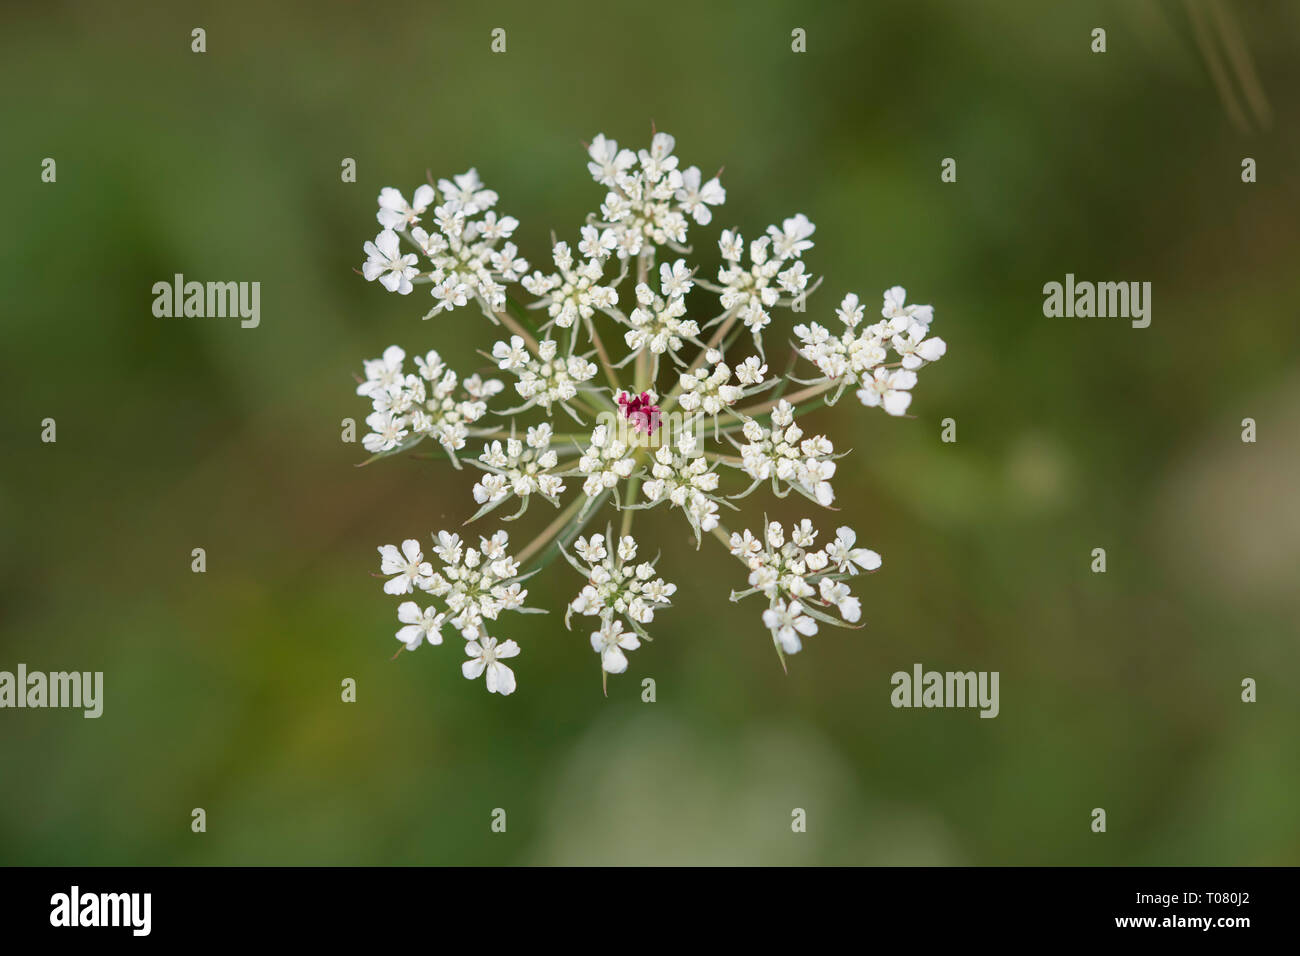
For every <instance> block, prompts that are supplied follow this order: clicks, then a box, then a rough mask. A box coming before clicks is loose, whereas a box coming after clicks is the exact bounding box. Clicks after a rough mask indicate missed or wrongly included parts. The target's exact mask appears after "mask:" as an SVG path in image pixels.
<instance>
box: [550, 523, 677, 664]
mask: <svg viewBox="0 0 1300 956" xmlns="http://www.w3.org/2000/svg"><path fill="white" fill-rule="evenodd" d="M607 542H609V544H607ZM573 550H574V551H575V552H576V554H577V557H576V558H575V557H574V556H573V555H570V554H569V552H568V551H567V550H565V551H563V552H562V553H563V554H564V557H565V560H566V561H568V562H569V564H571V565H572V566H573V568H574V570H576V571H577V572H578V573H579V574H582V575H583V576H585V577H586V579H587V584H586V586H585V587H584V588H583V589H582V591H581V592H580V593H579V594H578V596H577V597H576V598H574V599H573V600H572V601H570V602H569V607H568V609H567V610H566V611H565V613H564V626H565V627H570V626H571V619H572V617H573V615H574V614H578V615H584V616H587V617H597V618H599V619H600V627H599V628H598V629H597V630H596V631H595V632H593V633H592V635H591V646H592V649H593V650H595V651H596V653H597V654H599V655H600V658H601V669H602V670H603V671H604V672H605V673H606V674H621V673H623V671H625V670H627V657H626V655H625V654H624V653H623V652H624V651H631V650H636V649H637V648H638V647H640V646H641V642H640V640H638V637H641V638H644V639H645V640H647V641H648V640H650V639H651V638H650V635H649V634H648V633H647V632H646V629H645V625H647V624H649V623H650V622H651V621H653V620H654V617H655V611H656V610H659V609H662V608H665V607H669V606H670V605H671V600H670V599H671V598H672V596H673V594H675V593H676V592H677V585H675V584H669V583H668V582H667V581H665V580H664V579H663V578H661V577H658V576H656V574H655V566H654V562H653V561H642V562H640V563H635V562H636V556H637V543H636V541H635V540H634V539H633V538H632V536H631V535H627V536H625V537H623V538H621V539H619V540H618V541H615V540H614V538H613V536H612V535H611V534H610V532H609V530H608V529H606V531H605V533H604V534H593V535H592V536H591V537H590V538H578V540H577V541H575V542H574V545H573ZM620 622H621V623H620ZM623 624H626V625H627V626H628V627H629V628H630V631H628V632H624V631H623ZM602 678H603V675H602Z"/></svg>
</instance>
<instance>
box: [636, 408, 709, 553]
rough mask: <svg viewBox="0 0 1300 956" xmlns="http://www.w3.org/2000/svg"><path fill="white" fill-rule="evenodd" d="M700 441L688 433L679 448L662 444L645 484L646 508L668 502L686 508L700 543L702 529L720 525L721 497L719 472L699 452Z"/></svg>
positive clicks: (687, 516)
mask: <svg viewBox="0 0 1300 956" xmlns="http://www.w3.org/2000/svg"><path fill="white" fill-rule="evenodd" d="M698 444H699V442H698V439H697V438H696V437H695V435H694V434H692V433H690V432H686V433H684V434H683V435H682V436H681V438H679V439H678V441H677V446H676V447H675V448H674V447H673V446H671V445H663V446H661V447H660V448H659V450H658V451H656V452H655V454H654V459H653V464H652V465H651V466H650V479H649V480H648V481H646V482H645V483H644V484H643V485H642V486H641V491H642V493H643V494H644V495H645V497H646V498H647V499H648V504H647V505H643V506H642V507H653V506H654V505H657V504H659V503H660V502H665V501H666V502H668V504H670V505H671V506H672V507H674V508H681V509H682V512H683V514H685V515H686V520H687V521H689V522H690V524H691V528H692V529H693V530H694V531H695V541H696V544H697V546H698V544H699V541H700V533H701V532H702V531H712V530H713V529H714V528H716V527H717V526H718V503H717V501H718V500H717V499H716V498H715V497H714V495H713V493H714V492H715V491H717V490H718V475H717V472H715V471H713V470H711V468H710V467H709V462H708V459H707V458H705V457H704V456H703V455H700V454H697V446H698Z"/></svg>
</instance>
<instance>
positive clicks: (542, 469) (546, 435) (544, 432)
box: [470, 422, 565, 521]
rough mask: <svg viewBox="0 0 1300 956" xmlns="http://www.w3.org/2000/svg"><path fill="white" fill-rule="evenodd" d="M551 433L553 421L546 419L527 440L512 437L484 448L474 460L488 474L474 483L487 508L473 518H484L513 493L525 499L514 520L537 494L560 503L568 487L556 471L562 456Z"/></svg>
mask: <svg viewBox="0 0 1300 956" xmlns="http://www.w3.org/2000/svg"><path fill="white" fill-rule="evenodd" d="M551 434H552V433H551V426H550V424H549V423H548V422H542V423H541V424H540V425H535V426H533V427H532V428H529V429H528V433H527V435H526V436H525V437H524V440H523V441H520V440H519V439H518V438H514V437H511V438H508V439H506V441H505V444H502V443H501V440H500V439H494V440H493V441H491V442H489V443H488V444H487V445H486V446H485V447H484V449H483V454H481V455H479V457H478V461H476V462H471V464H474V465H476V466H477V467H479V468H482V469H483V470H484V471H486V472H487V473H488V474H486V475H484V476H483V478H482V479H480V480H479V482H478V484H476V485H475V486H474V500H475V501H476V502H478V503H479V504H480V505H482V506H483V507H481V508H480V509H479V510H478V511H477V512H476V513H475V515H474V517H473V518H471V519H470V520H471V521H476V520H478V519H479V518H481V517H483V515H485V514H487V513H488V512H489V511H491V510H493V509H494V508H496V507H497V506H498V505H499V504H501V503H502V502H503V501H505V500H506V499H507V498H509V497H510V496H511V495H514V496H516V497H518V498H519V499H520V501H521V502H522V503H521V504H520V506H519V511H518V512H516V513H515V514H514V515H512V519H513V518H518V517H519V516H520V515H521V514H523V513H524V511H525V510H526V509H527V508H528V501H529V498H531V497H532V496H533V495H541V496H542V497H543V498H545V499H546V500H548V501H550V502H551V503H552V504H554V505H556V506H557V507H558V506H559V503H560V502H559V496H560V495H561V494H562V493H563V492H564V487H565V486H564V480H563V479H562V478H561V477H560V476H559V475H558V474H556V473H555V468H556V466H557V465H558V464H559V460H560V456H559V454H558V453H557V452H556V451H555V450H554V449H552V448H551Z"/></svg>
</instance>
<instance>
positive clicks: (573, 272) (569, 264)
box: [523, 226, 618, 342]
mask: <svg viewBox="0 0 1300 956" xmlns="http://www.w3.org/2000/svg"><path fill="white" fill-rule="evenodd" d="M582 232H583V241H582V242H580V243H579V244H578V246H579V248H580V249H581V250H583V251H584V255H586V258H585V259H583V260H582V262H581V263H579V264H576V265H575V264H574V258H573V252H572V251H571V250H570V249H569V244H568V243H567V242H557V243H556V244H555V248H554V249H552V250H551V256H552V259H553V260H554V261H555V270H556V271H555V272H553V273H551V274H550V275H545V274H544V273H542V272H541V270H538V271H536V272H534V273H533V274H532V275H531V276H528V277H527V278H525V279H524V280H523V286H524V288H525V289H526V290H528V292H530V293H531V294H532V295H535V296H537V297H538V298H539V301H538V302H536V303H534V305H533V306H532V308H545V309H546V314H547V315H549V316H550V317H551V321H550V323H548V324H554V325H556V326H558V327H559V328H561V329H573V335H572V336H571V339H570V341H571V342H573V341H576V340H577V334H578V330H577V322H578V319H582V320H583V321H590V319H591V317H592V316H593V315H595V313H596V310H597V309H611V308H613V307H614V306H615V305H617V304H618V292H617V290H615V288H614V286H612V285H602V284H601V283H602V282H603V281H604V275H605V260H606V258H607V257H608V255H609V248H608V246H609V242H608V241H605V240H602V238H601V237H602V234H601V233H599V232H598V231H597V230H596V229H595V228H594V227H592V226H584V227H583V230H582ZM604 235H606V236H607V237H608V239H609V240H612V238H613V234H612V233H608V232H607V233H605V234H604Z"/></svg>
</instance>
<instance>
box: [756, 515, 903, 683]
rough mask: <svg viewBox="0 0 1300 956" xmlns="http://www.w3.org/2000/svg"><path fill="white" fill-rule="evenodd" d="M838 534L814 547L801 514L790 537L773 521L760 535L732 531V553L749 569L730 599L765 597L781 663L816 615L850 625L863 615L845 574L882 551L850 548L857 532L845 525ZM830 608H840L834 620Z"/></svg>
mask: <svg viewBox="0 0 1300 956" xmlns="http://www.w3.org/2000/svg"><path fill="white" fill-rule="evenodd" d="M836 534H837V537H836V539H835V541H834V542H832V543H831V544H830V545H829V546H827V547H825V548H818V547H817V546H816V542H817V536H818V532H817V529H816V528H814V527H813V524H812V522H811V521H810V520H809V519H807V518H804V519H803V520H801V521H800V522H799V523H798V524H797V525H795V526H793V527H792V528H791V529H790V534H789V537H787V536H786V531H785V528H784V527H782V525H781V524H780V523H779V522H776V521H771V522H767V524H766V525H765V527H764V531H763V534H762V536H761V537H759V536H756V535H754V534H753V533H752V532H750V531H749V530H745V531H742V532H737V533H733V534H732V535H731V539H730V550H731V553H732V554H733V555H734V556H735V557H737V558H739V559H740V561H741V562H742V563H744V565H745V567H747V568H748V569H749V588H748V590H744V591H733V592H732V594H731V600H733V601H739V600H741V599H742V598H745V597H748V596H749V595H751V594H762V595H763V596H764V597H766V598H767V600H768V608H767V610H766V611H764V612H763V624H764V625H765V626H766V627H767V629H768V630H769V631H770V632H771V633H772V642H773V644H775V645H776V648H777V653H778V654H779V655H780V656H781V662H782V665H784V663H785V655H786V654H797V653H798V652H799V651H800V650H801V649H802V648H803V641H802V638H803V637H810V636H812V635H813V634H816V633H817V622H818V621H821V622H822V623H824V624H832V625H835V626H838V627H848V626H853V625H856V623H857V621H858V620H859V619H860V618H861V616H862V607H861V604H860V603H859V601H858V599H857V598H856V597H854V596H853V594H852V593H851V592H850V589H849V586H848V585H847V584H845V583H844V580H845V579H846V578H848V577H851V576H852V575H853V574H856V573H857V569H858V568H861V569H863V570H872V571H874V570H875V569H876V568H878V567H880V555H878V554H876V553H875V552H874V551H868V550H867V549H865V548H854V546H853V545H854V542H855V541H856V536H855V535H854V533H853V531H852V530H850V529H849V528H840V529H839V530H838V531H837V532H836ZM853 555H856V557H853ZM831 610H834V611H835V612H837V613H838V614H839V619H838V620H837V619H836V618H834V617H832V616H831V615H830V613H829V611H831Z"/></svg>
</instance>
